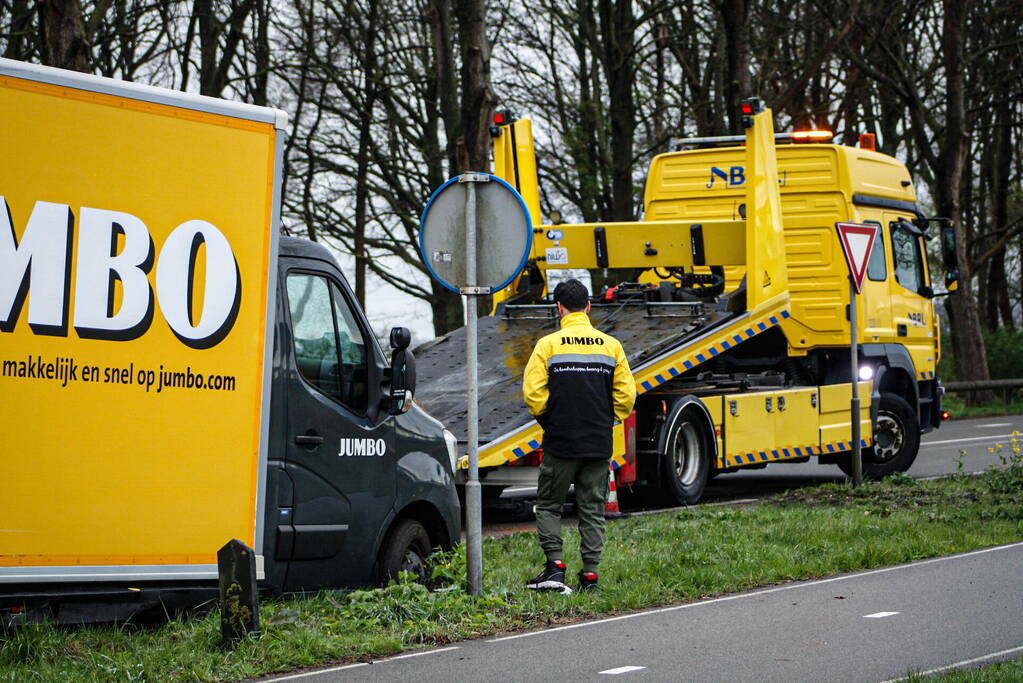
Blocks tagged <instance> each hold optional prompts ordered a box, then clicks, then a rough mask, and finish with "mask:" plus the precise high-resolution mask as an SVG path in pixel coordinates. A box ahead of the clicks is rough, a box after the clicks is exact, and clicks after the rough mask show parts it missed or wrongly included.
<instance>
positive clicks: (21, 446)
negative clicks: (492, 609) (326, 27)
mask: <svg viewBox="0 0 1023 683" xmlns="http://www.w3.org/2000/svg"><path fill="white" fill-rule="evenodd" d="M0 121H2V122H3V125H2V127H0V141H2V143H3V147H4V150H5V154H6V158H7V159H8V163H5V164H4V166H3V167H2V169H0V198H2V201H0V364H2V372H0V414H2V416H3V418H2V420H3V431H4V436H5V439H4V449H3V453H2V454H0V480H2V481H3V482H4V495H3V496H2V497H0V520H2V523H0V616H3V615H4V610H5V609H8V610H9V609H10V608H12V607H13V608H15V609H18V610H19V611H20V607H19V606H22V607H23V606H25V605H29V606H32V605H35V606H37V607H40V608H41V609H42V610H43V611H44V612H46V613H47V614H48V615H49V616H50V617H51V618H52V617H55V616H59V614H58V612H59V605H65V604H67V601H68V597H67V596H68V595H69V594H70V593H75V594H77V595H79V597H80V598H81V596H83V595H84V596H85V597H84V598H81V599H83V600H85V601H86V602H89V601H90V600H91V601H92V602H94V603H98V602H99V601H100V598H98V597H92V598H90V597H89V596H90V595H93V596H95V595H99V594H100V593H101V592H102V593H103V594H104V595H106V596H108V597H107V598H104V599H109V596H110V595H114V594H116V593H117V590H118V589H121V588H124V586H125V584H124V582H125V581H131V582H133V585H134V586H138V585H141V586H142V587H143V588H144V589H145V587H146V586H148V585H150V584H147V583H146V582H147V581H160V582H166V581H173V582H176V583H175V586H177V587H179V588H180V587H184V588H195V589H197V590H208V589H209V588H210V587H212V586H213V585H214V584H213V583H212V582H211V581H210V580H211V579H215V577H216V575H217V567H216V552H217V550H218V549H219V548H220V547H221V546H223V545H224V544H225V543H226V542H227V541H229V540H231V539H238V540H241V541H243V542H244V543H246V544H247V545H249V546H251V547H252V548H254V549H255V551H256V554H257V560H258V562H257V570H258V576H259V578H260V579H261V580H262V581H263V585H265V586H267V587H269V588H272V589H275V590H305V589H315V588H319V587H326V586H336V585H342V584H348V583H364V582H367V581H372V580H375V579H377V578H380V577H382V576H385V575H386V574H388V573H392V574H393V573H394V572H395V571H397V568H400V567H399V564H400V562H401V561H402V558H404V557H406V553H404V551H406V550H408V549H409V548H412V549H413V550H414V551H415V553H418V554H419V555H422V556H424V557H425V554H426V553H427V552H428V551H429V549H430V548H431V547H432V546H433V545H441V546H446V545H450V543H451V542H452V541H453V540H454V539H456V538H457V535H458V507H457V496H456V495H455V493H454V486H453V483H452V477H451V469H452V464H451V461H452V455H453V448H452V446H451V445H450V444H451V443H452V442H453V439H452V438H450V437H449V436H448V435H446V433H445V430H444V429H443V427H442V425H440V423H438V422H436V421H435V420H433V419H432V418H430V417H429V416H428V415H426V414H425V413H423V412H422V411H421V409H419V408H418V407H415V406H413V405H412V402H411V390H412V389H414V387H413V386H412V385H411V383H413V382H414V372H412V370H411V366H412V358H411V354H409V353H408V352H407V351H406V350H405V348H404V347H405V346H407V345H408V338H407V332H403V331H401V330H399V329H398V328H396V335H392V345H393V346H394V347H395V351H394V357H393V358H392V363H391V364H390V365H389V364H388V362H387V359H386V358H385V357H384V355H383V352H382V351H381V350H380V349H379V346H378V345H377V343H376V340H375V338H374V337H373V334H372V330H371V329H370V328H369V325H368V322H367V321H366V318H365V315H364V314H363V313H362V311H361V310H359V308H358V306H357V305H356V304H355V303H354V300H353V298H352V297H351V292H350V289H349V288H348V285H347V282H345V280H344V277H343V275H342V274H341V272H340V271H339V269H338V267H337V264H336V262H335V261H334V259H333V257H331V256H330V255H329V253H328V252H327V251H326V250H325V249H323V247H320V246H318V245H315V244H312V243H308V242H304V241H302V240H295V239H290V238H287V239H279V238H278V236H277V235H278V229H279V207H280V197H279V194H280V187H281V175H280V171H281V168H282V152H283V143H284V136H285V129H286V125H287V119H286V116H285V115H284V114H283V113H282V112H279V111H275V110H271V109H266V108H261V107H253V106H248V105H241V104H237V103H230V102H226V101H222V100H217V99H213V98H205V97H196V96H191V95H186V94H183V93H178V92H174V91H167V90H162V89H157V88H149V87H144V86H139V85H135V84H129V83H122V82H118V81H115V80H110V79H102V78H96V77H92V76H85V75H81V74H73V73H69V72H64V71H60V70H56V69H49V68H45V67H37V66H30V65H27V64H21V63H18V62H13V61H10V60H0ZM11 160H14V161H15V163H11ZM321 295H322V296H321ZM342 328H344V331H345V335H344V339H342V338H341V337H342V335H341V334H340V333H339V332H338V330H340V329H342ZM343 346H344V349H342V347H343ZM349 455H352V456H359V457H348V456H349ZM397 545H401V546H402V547H400V548H399V547H396V546H397ZM415 553H413V554H415ZM161 585H166V584H161ZM71 587H73V588H74V590H73V591H72V590H69V588H71ZM99 587H102V590H100V588H99ZM146 590H147V595H148V596H150V598H151V602H153V604H156V603H158V602H159V600H160V599H161V595H160V591H158V590H155V589H153V590H149V589H146ZM111 591H113V592H111ZM135 611H138V610H137V609H136V610H135ZM79 612H83V610H81V609H80V610H79ZM85 612H88V610H84V612H83V613H85ZM106 613H107V614H110V612H109V611H107V612H106ZM87 616H88V615H86V616H85V617H83V618H87Z"/></svg>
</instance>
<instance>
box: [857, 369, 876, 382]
mask: <svg viewBox="0 0 1023 683" xmlns="http://www.w3.org/2000/svg"><path fill="white" fill-rule="evenodd" d="M871 379H874V368H872V367H870V366H869V365H861V366H860V381H861V382H866V381H867V380H871Z"/></svg>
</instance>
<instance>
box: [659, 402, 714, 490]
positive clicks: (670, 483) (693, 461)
mask: <svg viewBox="0 0 1023 683" xmlns="http://www.w3.org/2000/svg"><path fill="white" fill-rule="evenodd" d="M705 432H706V428H705V427H704V425H703V423H702V421H700V419H699V417H698V416H696V415H695V414H693V412H692V411H690V410H682V411H681V412H679V413H678V414H677V415H676V416H675V419H674V420H673V421H672V422H671V424H670V426H669V427H668V435H667V438H666V439H665V440H664V452H663V453H662V454H661V467H662V468H663V469H662V470H661V481H662V489H663V490H664V492H665V493H666V494H667V496H668V498H669V499H670V500H671V501H672V502H674V503H677V504H678V505H693V504H695V503H696V502H697V501H699V500H700V497H701V496H702V495H703V489H704V487H705V486H706V485H707V479H708V475H709V473H710V454H709V448H708V446H707V436H706V433H705Z"/></svg>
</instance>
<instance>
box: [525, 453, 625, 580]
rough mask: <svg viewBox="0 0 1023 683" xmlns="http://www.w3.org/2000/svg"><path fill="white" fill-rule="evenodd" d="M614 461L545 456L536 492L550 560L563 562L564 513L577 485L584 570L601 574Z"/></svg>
mask: <svg viewBox="0 0 1023 683" xmlns="http://www.w3.org/2000/svg"><path fill="white" fill-rule="evenodd" d="M609 464H610V458H599V459H598V458H559V457H556V456H553V455H547V454H544V456H543V461H542V462H541V463H540V478H539V480H538V481H537V489H536V535H537V537H538V538H539V539H540V547H541V548H543V551H544V554H545V555H547V559H548V560H561V559H562V554H561V546H562V538H561V510H562V508H563V507H564V504H565V497H566V496H567V495H568V489H569V487H570V486H572V485H573V484H575V507H576V511H577V513H578V515H579V536H580V537H581V540H580V544H579V550H580V552H581V554H582V558H583V571H585V572H593V571H597V565H598V564H600V553H601V551H602V550H603V549H604V507H605V505H606V504H607V495H608V490H609V486H610V485H609V477H608V467H609Z"/></svg>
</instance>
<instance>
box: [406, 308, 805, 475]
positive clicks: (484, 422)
mask: <svg viewBox="0 0 1023 683" xmlns="http://www.w3.org/2000/svg"><path fill="white" fill-rule="evenodd" d="M787 303H788V299H787V297H779V298H778V299H776V300H773V301H772V302H769V305H764V306H761V307H760V309H759V310H758V311H757V312H755V313H750V312H742V313H730V312H727V311H724V310H721V308H720V307H718V306H714V305H710V304H703V303H688V302H687V303H656V302H650V303H637V302H629V303H612V304H603V303H601V304H594V305H593V308H592V310H591V312H590V320H591V322H592V323H593V325H594V326H595V327H597V328H598V329H600V330H602V331H604V332H607V333H608V334H611V335H613V336H614V337H616V338H617V339H618V340H619V341H621V343H622V346H623V347H624V349H625V353H626V356H627V357H628V359H629V365H630V367H631V368H632V371H633V375H634V377H635V378H636V390H637V393H638V394H639V395H642V394H644V393H646V392H648V391H651V390H653V389H656V388H657V387H659V386H660V385H662V384H664V383H665V382H667V381H668V380H670V379H673V378H675V377H678V376H680V375H682V374H683V373H685V372H688V371H689V370H692V369H693V368H695V367H697V366H699V365H701V364H703V363H705V362H707V361H710V360H711V359H713V358H714V357H715V356H717V355H718V354H719V353H721V352H723V351H726V350H728V349H729V348H731V347H733V346H735V345H736V344H739V343H741V342H744V341H746V340H748V339H751V338H753V337H755V336H756V335H758V334H761V333H763V332H765V331H767V330H769V329H771V328H773V327H775V326H777V325H779V324H781V322H782V321H783V320H784V319H785V318H787V317H788V316H789V311H788V308H787ZM558 324H559V323H558V318H557V315H556V313H555V311H554V306H553V305H532V306H505V307H503V309H502V310H501V311H499V312H498V314H497V315H494V316H489V317H485V318H482V319H481V320H480V321H479V332H478V334H479V348H478V358H479V438H480V450H479V452H480V466H481V467H494V466H499V465H504V464H506V463H508V462H512V461H514V460H517V459H518V458H521V457H523V456H525V455H527V454H528V453H530V452H532V451H534V450H536V449H538V448H539V447H540V440H541V436H542V431H541V429H540V427H539V425H538V424H537V423H536V421H535V420H533V418H532V417H531V416H530V415H529V413H528V411H527V410H526V407H525V405H524V404H523V401H522V374H523V371H524V370H525V367H526V362H527V361H528V360H529V355H530V353H532V350H533V347H534V345H535V344H536V342H537V340H538V339H540V338H541V337H543V336H545V335H547V334H550V333H551V332H554V331H556V330H557V329H558ZM465 339H466V333H465V329H464V328H460V329H458V330H455V331H453V332H451V333H449V334H447V335H445V336H443V337H440V338H438V339H436V340H433V341H431V342H428V343H426V344H423V345H422V346H420V347H419V348H418V349H416V350H415V355H416V367H417V373H418V387H417V391H416V399H417V400H418V401H419V402H420V403H421V404H422V405H423V407H425V408H426V409H427V410H428V411H430V413H431V414H433V415H434V417H436V418H437V419H439V420H441V421H443V422H444V423H445V424H446V425H447V426H448V428H449V429H450V430H451V431H452V432H453V433H454V434H455V436H456V437H457V438H458V439H459V441H460V442H462V443H465V442H466V439H467V437H466V432H467V422H466V389H467V388H466V371H465V360H464V359H465ZM462 460H463V462H462V463H460V466H463V467H464V460H465V458H464V457H463V458H462ZM615 463H616V465H620V464H621V463H622V454H619V453H616V454H615Z"/></svg>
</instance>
